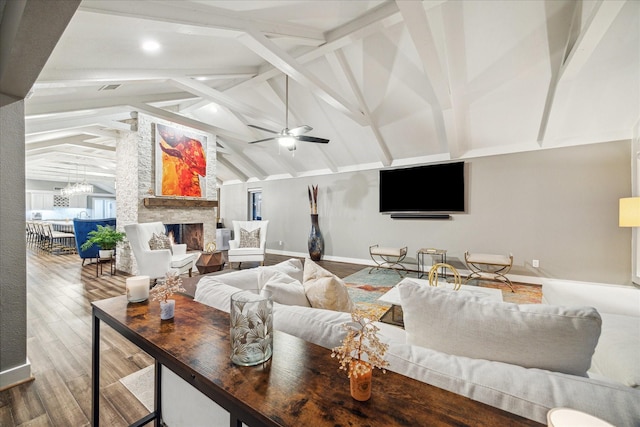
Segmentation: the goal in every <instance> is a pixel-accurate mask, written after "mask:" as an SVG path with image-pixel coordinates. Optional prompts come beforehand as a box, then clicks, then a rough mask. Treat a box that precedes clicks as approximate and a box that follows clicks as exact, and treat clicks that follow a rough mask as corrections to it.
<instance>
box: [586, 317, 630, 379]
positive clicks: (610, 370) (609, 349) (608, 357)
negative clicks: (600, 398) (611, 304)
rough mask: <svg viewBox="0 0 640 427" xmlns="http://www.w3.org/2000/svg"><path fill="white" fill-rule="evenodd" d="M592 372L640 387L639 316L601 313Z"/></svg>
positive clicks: (592, 360)
mask: <svg viewBox="0 0 640 427" xmlns="http://www.w3.org/2000/svg"><path fill="white" fill-rule="evenodd" d="M601 316H602V334H600V339H599V340H598V345H597V346H596V350H595V353H593V358H592V359H591V369H590V373H591V372H595V373H597V374H600V375H602V376H604V377H607V378H609V379H612V380H616V381H618V382H621V383H622V384H624V385H626V386H629V387H635V388H638V389H640V363H638V362H639V357H640V318H639V317H635V316H623V315H619V314H609V313H602V315H601Z"/></svg>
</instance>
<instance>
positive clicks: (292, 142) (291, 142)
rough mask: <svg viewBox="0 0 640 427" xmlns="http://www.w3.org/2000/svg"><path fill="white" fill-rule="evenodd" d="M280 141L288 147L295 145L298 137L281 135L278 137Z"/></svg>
mask: <svg viewBox="0 0 640 427" xmlns="http://www.w3.org/2000/svg"><path fill="white" fill-rule="evenodd" d="M278 143H279V144H280V145H282V146H283V147H286V148H291V147H295V145H296V139H295V138H294V137H292V136H281V137H280V138H278Z"/></svg>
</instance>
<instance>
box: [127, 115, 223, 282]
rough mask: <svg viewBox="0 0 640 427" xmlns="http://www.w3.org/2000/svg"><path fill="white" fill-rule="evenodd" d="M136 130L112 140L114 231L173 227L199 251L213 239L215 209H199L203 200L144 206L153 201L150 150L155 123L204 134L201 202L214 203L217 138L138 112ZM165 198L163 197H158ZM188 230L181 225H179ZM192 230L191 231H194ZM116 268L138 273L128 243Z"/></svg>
mask: <svg viewBox="0 0 640 427" xmlns="http://www.w3.org/2000/svg"><path fill="white" fill-rule="evenodd" d="M135 120H136V121H137V131H136V132H126V131H121V132H120V135H121V137H120V138H118V140H117V142H116V155H117V159H118V162H117V165H116V200H117V211H116V220H117V227H118V229H119V230H121V231H124V226H125V225H126V224H132V223H143V222H155V221H160V222H162V223H163V224H165V225H167V224H177V225H180V226H182V228H181V229H179V232H180V234H181V235H180V239H181V240H182V239H185V238H186V239H188V241H186V242H182V243H187V248H188V249H187V250H190V251H202V249H203V248H204V247H205V245H206V244H207V243H208V242H215V239H216V216H217V212H216V209H217V208H215V207H210V206H206V207H205V206H203V203H199V201H202V200H203V199H196V200H194V199H189V198H175V199H172V202H174V203H171V204H170V205H169V204H167V205H165V206H162V205H158V204H148V206H145V199H146V200H147V201H148V200H149V199H150V198H151V199H159V198H155V197H154V194H155V191H154V189H155V176H156V175H155V161H154V159H155V157H154V156H155V151H154V145H155V144H154V140H155V139H154V125H155V124H156V123H160V124H165V125H168V126H173V127H177V128H183V129H185V131H189V132H195V133H199V134H202V135H204V136H206V138H207V144H206V155H207V176H206V178H207V179H206V182H205V185H204V188H205V189H206V191H205V195H206V197H205V198H204V200H207V201H212V200H217V188H216V178H215V177H216V138H215V135H212V134H209V133H207V132H204V131H201V130H199V129H192V128H187V127H185V126H180V125H178V124H176V123H171V122H168V121H166V120H162V119H158V118H156V117H152V116H149V115H146V114H142V113H139V114H138V117H137V119H135ZM162 199H165V198H162ZM185 225H186V226H187V227H184V226H185ZM194 226H195V227H194ZM116 268H117V269H118V270H121V271H125V272H128V273H130V274H136V273H137V266H136V263H135V258H134V256H133V253H132V252H131V250H130V249H129V247H128V245H126V244H125V245H123V247H121V248H118V257H117V259H116Z"/></svg>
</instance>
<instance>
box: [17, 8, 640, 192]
mask: <svg viewBox="0 0 640 427" xmlns="http://www.w3.org/2000/svg"><path fill="white" fill-rule="evenodd" d="M148 42H153V43H155V50H151V51H146V50H143V48H142V46H143V45H144V44H145V43H148ZM285 75H288V76H289V84H288V94H289V97H288V105H289V116H288V120H289V127H290V128H293V127H296V126H299V125H309V126H311V127H313V130H311V131H310V132H308V133H307V134H306V135H309V136H315V137H320V138H326V139H330V143H328V144H314V143H310V142H300V141H299V142H297V144H296V150H294V151H289V150H287V149H286V148H282V147H280V145H279V144H278V143H277V142H276V141H273V140H272V141H265V142H260V143H255V144H249V142H250V141H254V140H258V139H264V138H268V137H269V136H271V135H272V134H269V133H268V132H264V131H262V130H260V129H256V128H254V127H251V126H248V125H255V126H259V127H262V128H266V129H272V130H275V131H280V130H282V129H283V128H285V120H286V119H285V105H286V104H287V99H286V96H285ZM639 99H640V2H639V1H631V0H629V1H617V0H606V1H575V0H566V1H564V0H553V1H541V0H531V1H527V0H519V1H509V0H507V1H497V0H487V1H482V0H468V1H459V0H448V1H441V0H438V1H427V0H425V1H417V0H409V1H380V0H377V1H364V0H362V1H355V0H353V1H330V0H324V1H295V0H287V1H269V0H257V1H237V0H235V1H234V0H229V1H207V0H191V1H188V0H179V1H156V0H150V1H109V0H84V1H83V2H82V3H81V5H80V7H79V8H78V10H77V12H76V13H75V15H74V17H73V19H72V20H71V23H70V24H69V26H68V27H67V28H66V30H65V32H64V34H63V35H62V37H61V38H60V40H59V42H58V44H57V46H56V48H55V50H54V51H53V54H52V55H51V57H50V58H49V60H48V62H47V63H46V66H45V67H44V69H43V71H42V73H41V74H40V76H39V78H38V80H37V82H36V84H35V85H34V87H33V89H32V91H31V92H30V94H29V96H28V99H27V101H26V115H27V119H26V155H27V163H26V174H27V179H41V180H50V181H67V180H68V179H69V177H70V176H71V178H73V177H74V174H75V173H76V171H77V170H78V167H80V171H81V173H82V174H84V173H86V176H87V178H88V180H89V181H90V182H93V183H96V184H98V185H102V186H106V187H109V186H110V185H113V182H114V174H115V164H116V161H117V158H116V152H115V138H116V136H117V135H118V131H122V130H125V131H126V130H130V125H129V124H128V122H127V119H130V118H131V117H132V116H133V117H135V114H136V112H143V113H148V114H151V115H154V116H157V117H161V118H163V119H167V120H170V121H173V122H176V123H180V124H183V125H185V126H191V127H195V128H197V129H200V130H204V131H207V132H211V133H213V134H215V135H216V136H217V145H218V157H217V160H218V162H217V179H218V181H219V183H221V184H222V183H233V182H245V181H253V180H265V179H273V178H283V177H285V178H286V177H299V176H305V175H312V174H322V173H336V172H342V171H351V170H362V169H368V168H383V167H391V166H402V165H413V164H420V163H429V162H440V161H446V160H450V159H464V158H473V157H478V156H486V155H498V154H502V153H513V152H523V151H532V150H541V149H550V148H556V147H563V146H570V145H580V144H592V143H599V142H607V141H617V140H628V139H631V137H632V129H633V126H634V125H635V123H636V122H637V121H638V119H639V118H640V102H639ZM78 165H79V166H78Z"/></svg>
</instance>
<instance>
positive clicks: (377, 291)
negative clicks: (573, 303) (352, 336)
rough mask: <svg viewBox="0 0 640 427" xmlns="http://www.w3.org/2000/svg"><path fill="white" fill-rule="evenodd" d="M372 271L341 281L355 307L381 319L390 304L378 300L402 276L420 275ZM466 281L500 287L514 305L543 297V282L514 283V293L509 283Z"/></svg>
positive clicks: (530, 302)
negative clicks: (531, 283) (541, 283)
mask: <svg viewBox="0 0 640 427" xmlns="http://www.w3.org/2000/svg"><path fill="white" fill-rule="evenodd" d="M370 271H371V269H370V268H369V267H367V268H364V269H362V270H360V271H358V272H357V273H353V274H351V275H350V276H347V277H344V278H343V279H342V280H343V281H344V282H345V284H346V285H347V290H348V292H349V296H350V297H351V299H352V300H353V302H354V303H355V304H356V306H357V307H358V308H359V309H361V310H364V311H366V312H367V313H369V315H370V316H371V317H372V318H375V319H379V318H380V317H381V316H382V315H383V314H384V313H385V312H386V311H387V310H388V309H389V308H390V307H391V305H390V304H387V303H382V302H379V301H378V298H380V297H381V296H382V295H384V294H385V293H386V292H387V291H389V290H390V289H391V288H393V287H394V286H395V285H397V284H398V283H399V282H400V281H401V280H402V279H404V278H409V279H411V278H413V279H417V278H418V276H419V273H417V272H411V271H410V272H407V273H406V274H405V273H403V274H402V276H400V275H399V274H398V273H397V272H396V271H394V270H375V269H374V270H373V271H371V272H370ZM422 279H425V280H426V279H427V276H426V275H425V276H423V277H422ZM463 283H464V279H463ZM466 284H467V285H476V286H482V287H487V288H496V289H500V290H501V291H502V299H503V301H505V302H512V303H515V304H539V303H540V301H541V299H542V290H541V286H540V285H529V284H523V283H514V284H513V288H514V290H515V292H511V289H510V288H509V287H508V286H507V285H503V284H500V283H498V282H493V281H489V280H471V281H470V282H469V283H466Z"/></svg>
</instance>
